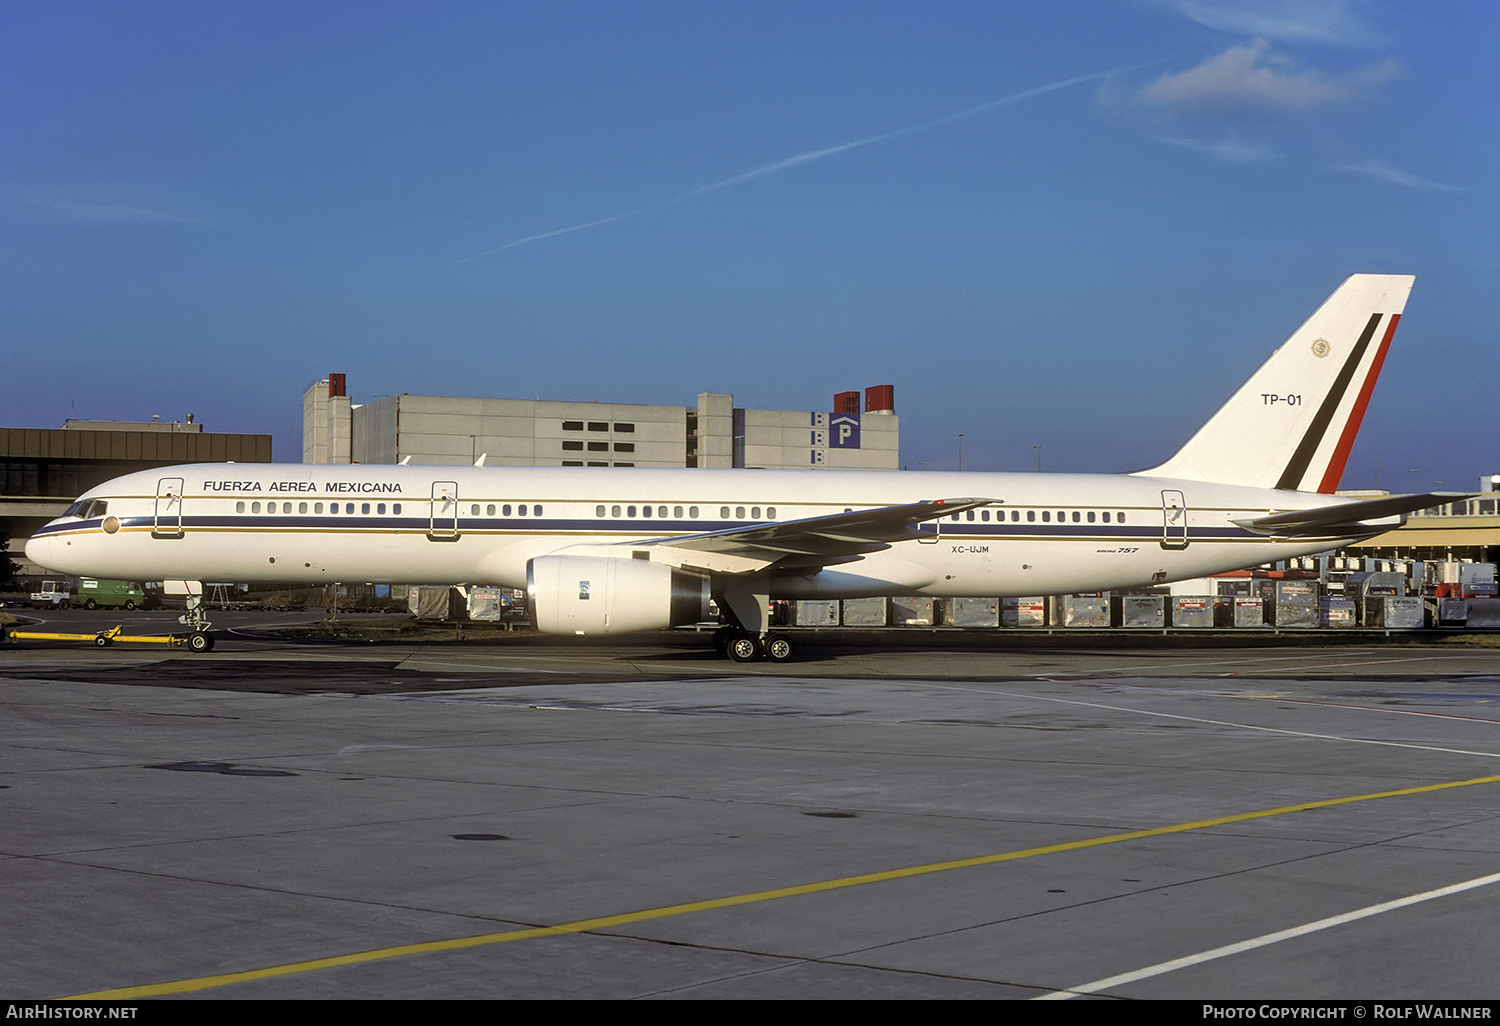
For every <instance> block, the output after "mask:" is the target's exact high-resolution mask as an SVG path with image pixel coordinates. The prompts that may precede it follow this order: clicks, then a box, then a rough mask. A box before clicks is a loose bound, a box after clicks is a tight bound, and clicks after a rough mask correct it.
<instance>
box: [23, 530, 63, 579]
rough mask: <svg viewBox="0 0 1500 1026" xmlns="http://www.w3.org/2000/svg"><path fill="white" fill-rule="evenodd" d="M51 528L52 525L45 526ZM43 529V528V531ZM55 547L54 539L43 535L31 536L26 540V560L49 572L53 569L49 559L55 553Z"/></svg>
mask: <svg viewBox="0 0 1500 1026" xmlns="http://www.w3.org/2000/svg"><path fill="white" fill-rule="evenodd" d="M51 526H52V524H48V525H47V527H51ZM45 529H46V528H43V530H45ZM56 545H57V542H56V539H55V538H50V537H48V536H47V535H45V534H36V535H33V536H32V537H30V538H28V539H26V558H27V559H29V560H31V561H32V562H33V563H35V564H36V565H37V566H42V567H46V568H47V569H49V570H50V569H53V567H52V562H51V557H52V554H53V552H54V551H56Z"/></svg>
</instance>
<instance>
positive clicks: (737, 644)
mask: <svg viewBox="0 0 1500 1026" xmlns="http://www.w3.org/2000/svg"><path fill="white" fill-rule="evenodd" d="M729 658H731V659H733V660H734V661H735V662H737V663H753V662H755V661H756V660H757V659H759V658H760V639H759V638H757V637H756V636H755V635H753V634H736V635H735V636H734V637H732V638H730V639H729Z"/></svg>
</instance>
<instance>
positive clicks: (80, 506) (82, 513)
mask: <svg viewBox="0 0 1500 1026" xmlns="http://www.w3.org/2000/svg"><path fill="white" fill-rule="evenodd" d="M108 509H109V503H107V502H105V501H104V500H103V499H79V500H78V501H77V502H75V503H73V505H71V506H69V507H68V509H67V512H65V513H63V516H65V517H82V518H83V519H84V520H91V519H93V518H94V517H102V516H104V513H105V511H106V510H108Z"/></svg>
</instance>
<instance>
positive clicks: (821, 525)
mask: <svg viewBox="0 0 1500 1026" xmlns="http://www.w3.org/2000/svg"><path fill="white" fill-rule="evenodd" d="M996 501H997V500H995V499H979V498H967V499H933V500H931V501H926V502H914V503H910V504H908V505H904V506H881V507H878V508H876V509H862V510H856V511H853V512H849V513H834V514H831V515H829V516H822V517H809V518H807V519H805V520H789V521H785V522H782V523H776V524H753V525H748V526H746V527H732V528H729V529H728V530H724V531H710V532H708V533H706V534H691V535H687V536H684V537H676V538H663V539H661V540H660V541H656V542H650V543H647V545H648V546H649V547H650V548H651V549H652V550H653V552H654V553H656V554H657V555H658V556H659V557H666V558H664V559H662V561H663V562H668V563H673V564H676V565H678V566H682V567H687V568H691V569H699V570H709V571H713V572H716V573H749V572H752V571H755V570H763V569H766V568H767V567H773V568H774V569H776V570H782V571H791V570H797V571H803V570H808V569H817V568H821V567H825V566H832V565H833V564H836V563H848V562H852V561H854V560H856V559H859V558H860V556H862V555H864V554H865V553H867V552H879V551H880V550H881V549H888V548H890V547H891V544H892V543H893V542H899V541H909V540H911V539H913V538H917V537H919V535H920V532H919V531H918V529H917V525H918V524H921V523H924V522H926V521H928V520H936V519H938V518H939V517H946V516H951V515H952V514H954V513H962V512H964V511H965V510H970V509H974V508H975V507H977V506H988V505H991V504H992V503H994V502H996ZM636 547H644V546H636Z"/></svg>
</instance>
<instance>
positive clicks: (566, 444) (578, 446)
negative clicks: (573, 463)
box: [563, 439, 583, 452]
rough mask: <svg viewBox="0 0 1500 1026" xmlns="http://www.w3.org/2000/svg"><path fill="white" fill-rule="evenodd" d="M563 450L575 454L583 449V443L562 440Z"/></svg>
mask: <svg viewBox="0 0 1500 1026" xmlns="http://www.w3.org/2000/svg"><path fill="white" fill-rule="evenodd" d="M563 449H564V450H566V451H568V452H577V451H580V450H582V449H583V443H582V442H570V441H568V440H566V439H564V440H563Z"/></svg>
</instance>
